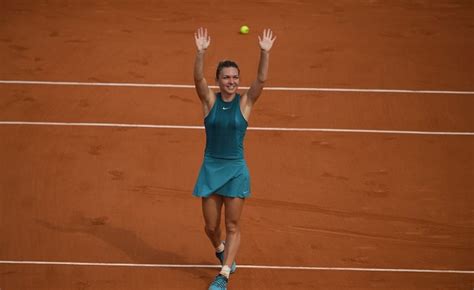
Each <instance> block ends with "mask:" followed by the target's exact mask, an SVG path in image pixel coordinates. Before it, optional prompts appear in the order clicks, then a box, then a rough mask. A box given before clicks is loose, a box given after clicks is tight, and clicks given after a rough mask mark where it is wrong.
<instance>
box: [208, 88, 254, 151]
mask: <svg viewBox="0 0 474 290" xmlns="http://www.w3.org/2000/svg"><path fill="white" fill-rule="evenodd" d="M204 126H205V128H206V149H205V154H204V155H205V156H207V157H212V158H219V159H243V158H244V146H243V142H244V138H245V132H246V130H247V126H248V123H247V121H246V120H245V118H244V116H243V115H242V111H241V110H240V95H239V94H236V95H235V97H234V99H233V100H232V101H230V102H225V101H224V100H222V95H221V93H217V95H216V101H215V102H214V105H213V106H212V109H211V111H210V112H209V114H208V115H207V116H206V118H205V119H204Z"/></svg>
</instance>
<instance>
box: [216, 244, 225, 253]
mask: <svg viewBox="0 0 474 290" xmlns="http://www.w3.org/2000/svg"><path fill="white" fill-rule="evenodd" d="M224 249H225V246H224V243H223V242H221V244H220V245H219V246H218V247H217V248H216V253H222V252H224Z"/></svg>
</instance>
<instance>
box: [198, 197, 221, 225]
mask: <svg viewBox="0 0 474 290" xmlns="http://www.w3.org/2000/svg"><path fill="white" fill-rule="evenodd" d="M223 202H224V200H223V198H222V196H219V195H217V194H213V195H211V196H209V197H203V198H202V213H203V216H204V222H205V223H206V225H207V226H210V227H215V226H218V225H219V224H220V220H221V210H222V204H223Z"/></svg>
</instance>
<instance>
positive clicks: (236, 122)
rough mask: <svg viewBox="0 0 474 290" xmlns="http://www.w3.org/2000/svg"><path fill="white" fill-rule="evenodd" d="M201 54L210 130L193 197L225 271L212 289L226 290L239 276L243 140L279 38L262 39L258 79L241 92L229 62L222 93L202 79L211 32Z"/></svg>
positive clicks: (198, 75)
mask: <svg viewBox="0 0 474 290" xmlns="http://www.w3.org/2000/svg"><path fill="white" fill-rule="evenodd" d="M194 38H195V41H196V47H197V54H196V59H195V63H194V83H195V87H196V91H197V94H198V96H199V99H200V100H201V103H202V109H203V113H204V124H205V128H206V149H205V153H204V161H203V163H202V166H201V169H200V171H199V176H198V178H197V182H196V185H195V188H194V192H193V195H194V196H197V197H201V198H202V211H203V215H204V222H205V232H206V234H207V236H208V237H209V239H210V240H211V243H212V245H213V246H214V247H215V249H216V257H217V258H218V259H219V261H220V263H221V265H222V269H221V270H220V272H219V274H218V275H217V276H216V278H215V279H214V281H213V282H212V283H211V285H210V286H209V289H210V290H221V289H227V284H228V281H229V277H230V274H231V273H233V272H235V269H236V264H235V257H236V255H237V252H238V249H239V246H240V215H241V213H242V209H243V206H244V201H245V199H246V198H247V197H249V196H250V176H249V171H248V168H247V164H246V162H245V160H244V148H243V141H244V137H245V132H246V130H247V124H248V123H247V121H248V120H249V117H250V113H251V111H252V108H253V105H254V104H255V102H256V101H257V100H258V97H259V96H260V94H261V93H262V89H263V86H264V84H265V81H266V79H267V73H268V62H269V57H270V54H269V53H270V49H271V48H272V46H273V42H274V41H275V39H276V37H275V36H274V35H273V32H272V31H271V30H270V29H265V30H264V31H263V35H262V36H258V40H259V45H260V61H259V64H258V72H257V79H256V80H255V81H254V82H253V83H252V85H251V86H250V88H249V90H248V91H247V92H245V93H244V94H242V95H240V94H239V93H237V90H238V88H239V82H240V78H239V77H240V70H239V67H238V66H237V64H236V63H235V62H233V61H230V60H225V61H221V62H220V63H219V64H218V66H217V70H216V82H217V84H218V86H219V90H218V92H214V91H213V90H212V89H210V88H209V85H208V83H207V81H206V79H205V78H204V73H203V70H204V69H203V67H204V54H205V52H206V49H207V48H208V47H209V44H210V42H211V38H210V36H209V34H208V33H207V29H204V28H199V29H198V30H197V31H196V33H195V34H194ZM223 206H224V208H225V212H224V216H225V230H226V232H225V241H223V240H222V235H221V230H220V221H221V209H222V207H223Z"/></svg>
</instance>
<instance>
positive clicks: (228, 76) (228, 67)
mask: <svg viewBox="0 0 474 290" xmlns="http://www.w3.org/2000/svg"><path fill="white" fill-rule="evenodd" d="M239 77H240V69H239V66H238V65H237V64H236V63H235V62H233V61H231V60H224V61H221V62H219V64H218V66H217V70H216V83H217V85H218V86H219V89H220V91H221V93H222V94H224V95H226V96H232V95H233V94H235V93H236V92H237V89H238V87H239V82H240V78H239Z"/></svg>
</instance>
